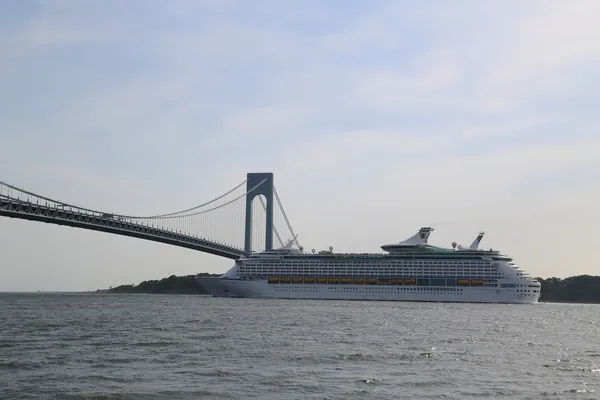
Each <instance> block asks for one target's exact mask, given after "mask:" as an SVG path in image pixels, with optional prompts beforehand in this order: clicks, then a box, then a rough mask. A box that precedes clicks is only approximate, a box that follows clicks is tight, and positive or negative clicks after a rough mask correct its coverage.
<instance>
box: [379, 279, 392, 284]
mask: <svg viewBox="0 0 600 400" xmlns="http://www.w3.org/2000/svg"><path fill="white" fill-rule="evenodd" d="M377 282H379V284H380V285H389V284H390V278H379V279H377Z"/></svg>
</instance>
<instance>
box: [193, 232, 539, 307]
mask: <svg viewBox="0 0 600 400" xmlns="http://www.w3.org/2000/svg"><path fill="white" fill-rule="evenodd" d="M433 230H434V229H433V228H431V227H424V228H421V229H419V231H418V232H417V233H416V234H415V235H413V236H411V237H410V238H408V239H406V240H404V241H402V242H400V243H394V244H386V245H383V246H381V248H382V249H383V251H384V252H385V253H373V254H354V253H334V252H333V249H332V248H331V247H330V248H329V250H328V251H320V252H315V251H314V250H313V251H312V252H311V253H306V252H304V251H303V249H302V248H296V247H294V245H293V244H294V240H291V241H289V242H288V243H287V244H286V245H285V246H283V247H281V248H279V249H274V250H269V251H264V252H260V253H252V254H250V255H248V256H245V257H243V258H240V259H239V260H237V261H236V263H235V265H234V266H233V267H232V268H231V269H230V270H229V271H227V272H226V273H225V274H223V275H222V276H220V277H218V278H202V277H197V278H196V279H197V280H198V282H199V283H200V284H201V285H202V286H203V287H204V288H205V289H206V290H207V291H208V292H209V293H210V294H212V295H214V296H224V297H254V298H286V299H336V300H388V301H390V300H391V301H432V302H474V303H537V301H538V298H539V297H540V283H539V282H538V281H537V280H535V279H534V278H533V277H531V276H530V275H529V274H528V273H527V272H526V271H524V270H523V269H521V268H520V267H518V266H517V265H516V264H515V263H514V262H513V260H512V258H510V257H508V256H506V255H503V254H500V252H499V251H496V250H491V249H490V250H483V249H480V248H479V243H480V242H481V239H482V238H483V236H484V233H483V232H481V233H479V234H478V235H477V237H476V238H475V240H474V241H473V243H472V244H471V245H470V246H469V247H463V246H460V245H458V246H457V245H456V243H452V248H442V247H438V246H433V245H430V244H428V243H427V242H428V239H429V235H430V234H431V232H432V231H433Z"/></svg>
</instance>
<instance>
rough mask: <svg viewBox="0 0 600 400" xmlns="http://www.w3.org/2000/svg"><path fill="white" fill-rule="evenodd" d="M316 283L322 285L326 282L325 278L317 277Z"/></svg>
mask: <svg viewBox="0 0 600 400" xmlns="http://www.w3.org/2000/svg"><path fill="white" fill-rule="evenodd" d="M317 283H318V284H321V285H323V284H325V283H327V278H317Z"/></svg>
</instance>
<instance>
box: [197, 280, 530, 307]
mask: <svg viewBox="0 0 600 400" xmlns="http://www.w3.org/2000/svg"><path fill="white" fill-rule="evenodd" d="M197 280H198V282H199V283H200V284H201V285H202V286H203V287H204V288H205V289H206V290H207V291H208V292H209V293H210V294H212V295H214V296H218V297H249V298H277V299H322V300H379V301H431V302H466V303H521V304H532V303H537V300H538V298H539V293H520V292H518V290H517V289H515V288H501V289H500V288H486V287H419V286H391V285H343V284H339V285H329V284H269V283H267V280H262V279H261V280H243V279H228V278H197Z"/></svg>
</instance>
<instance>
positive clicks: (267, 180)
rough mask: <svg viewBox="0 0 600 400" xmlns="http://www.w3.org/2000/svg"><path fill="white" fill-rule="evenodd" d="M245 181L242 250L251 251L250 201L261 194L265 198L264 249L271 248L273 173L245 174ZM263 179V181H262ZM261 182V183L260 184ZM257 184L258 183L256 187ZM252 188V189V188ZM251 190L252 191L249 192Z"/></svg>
mask: <svg viewBox="0 0 600 400" xmlns="http://www.w3.org/2000/svg"><path fill="white" fill-rule="evenodd" d="M247 177H248V182H247V183H246V193H248V194H247V195H246V226H245V235H244V251H245V252H246V253H250V252H251V251H252V201H253V200H254V198H255V197H256V196H259V195H263V196H265V199H266V206H267V221H266V225H267V226H266V232H267V233H266V235H265V250H272V249H273V173H272V172H259V173H258V172H255V173H249V174H248V175H247ZM263 181H264V182H263ZM261 182H262V184H261ZM257 185H260V186H258V187H256V186H257ZM252 189H254V190H252ZM251 190H252V192H250V191H251Z"/></svg>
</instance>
